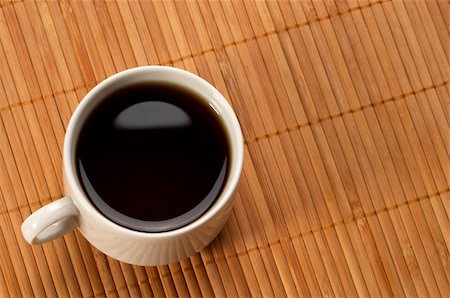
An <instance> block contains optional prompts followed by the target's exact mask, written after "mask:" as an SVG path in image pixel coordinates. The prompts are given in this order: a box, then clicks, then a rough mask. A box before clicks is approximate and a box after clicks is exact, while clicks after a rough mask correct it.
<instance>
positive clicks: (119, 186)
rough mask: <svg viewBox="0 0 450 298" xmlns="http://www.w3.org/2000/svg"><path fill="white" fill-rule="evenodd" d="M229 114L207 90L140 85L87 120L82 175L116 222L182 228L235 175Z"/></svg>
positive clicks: (81, 150) (81, 155)
mask: <svg viewBox="0 0 450 298" xmlns="http://www.w3.org/2000/svg"><path fill="white" fill-rule="evenodd" d="M221 121H222V120H221V119H220V118H219V116H218V115H217V113H216V112H215V111H214V110H213V109H212V108H211V106H209V104H208V103H205V102H204V101H202V99H201V98H200V97H199V95H197V94H195V93H193V92H192V91H190V90H187V89H184V88H182V87H177V86H172V85H165V84H141V85H133V86H129V87H126V88H124V89H121V90H119V91H116V92H114V93H113V94H111V95H109V96H108V97H107V98H105V99H104V100H103V101H102V102H101V103H100V104H99V105H98V106H97V107H96V108H95V110H94V111H93V112H92V113H91V114H90V116H89V118H88V119H87V120H86V122H85V124H84V126H83V128H82V130H81V133H80V136H79V143H78V147H77V152H76V160H77V163H78V165H77V166H78V173H79V179H80V181H81V183H82V185H83V188H84V191H85V193H86V195H87V196H88V197H89V198H90V199H91V201H92V203H93V204H94V205H95V206H96V207H97V208H98V210H99V211H100V212H102V213H103V214H104V215H105V216H106V217H108V218H109V219H110V220H112V221H114V222H116V223H118V224H120V225H122V226H125V227H128V228H132V229H135V230H140V231H149V232H158V231H167V230H171V229H175V228H178V227H181V226H183V225H186V224H188V223H190V222H192V221H193V220H195V219H196V218H198V217H200V216H201V215H202V214H203V213H204V212H206V211H207V210H208V208H209V207H210V206H211V205H212V204H213V203H214V200H215V199H216V198H217V197H218V196H219V194H220V192H221V191H222V187H223V185H224V183H225V181H226V178H227V169H228V160H229V148H228V143H227V136H226V134H225V131H224V127H223V123H222V122H221Z"/></svg>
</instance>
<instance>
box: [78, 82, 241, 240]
mask: <svg viewBox="0 0 450 298" xmlns="http://www.w3.org/2000/svg"><path fill="white" fill-rule="evenodd" d="M175 76H176V78H174V77H173V76H172V78H161V76H159V77H158V78H157V79H152V78H149V77H145V74H135V75H134V76H133V75H128V76H123V77H121V78H117V79H116V80H110V81H106V82H102V83H100V84H99V85H98V86H97V87H95V88H94V89H93V90H91V92H89V94H88V95H87V96H86V97H85V98H84V100H83V101H86V102H85V103H84V106H81V107H80V111H76V113H77V112H78V114H76V113H75V114H74V116H73V117H76V119H75V120H76V126H75V129H74V131H73V134H72V138H71V140H70V141H71V149H72V150H71V163H72V170H73V175H74V177H75V179H76V182H77V187H78V188H79V190H80V191H81V193H82V194H83V195H84V197H85V199H86V200H87V201H88V203H89V204H90V205H91V206H92V207H93V208H95V210H96V211H97V212H99V213H100V214H101V215H102V216H103V217H106V218H108V220H111V221H112V222H114V223H117V224H119V225H121V226H123V227H125V228H130V229H133V230H136V231H141V232H166V231H170V230H174V229H178V228H181V227H183V226H186V225H189V224H190V223H192V222H194V221H195V220H197V219H198V218H201V217H202V216H204V215H205V214H207V213H208V212H209V211H210V210H211V209H212V208H214V206H215V205H216V204H218V202H219V201H220V199H221V197H223V194H224V193H225V192H226V190H227V188H229V187H230V178H231V176H232V175H233V171H234V165H233V158H235V157H234V152H233V151H234V149H233V137H232V127H231V124H230V123H228V122H227V121H226V120H225V118H226V117H225V118H224V113H226V112H227V111H226V110H225V109H224V108H223V107H221V105H220V100H221V99H220V97H221V96H220V94H218V91H216V90H215V89H214V88H212V87H211V86H208V85H206V82H201V83H200V84H201V85H202V86H199V85H200V84H198V83H197V84H190V83H192V82H189V79H191V80H192V78H189V77H188V78H186V77H185V75H178V74H175ZM174 80H180V83H178V82H174ZM145 82H149V83H150V82H151V83H158V82H160V83H164V84H173V85H181V86H182V87H184V88H188V89H190V90H192V91H194V92H195V93H197V94H198V95H199V98H201V99H203V100H205V101H206V102H207V103H208V104H209V105H210V106H211V108H212V109H213V110H214V111H215V112H216V113H217V114H218V118H219V119H220V121H222V124H223V127H224V129H225V134H226V136H227V142H228V145H229V146H228V147H229V161H228V167H227V168H228V171H227V177H226V182H225V184H224V186H223V188H222V191H221V193H220V196H219V198H215V199H214V201H213V202H210V201H209V202H208V201H206V200H202V202H201V203H200V204H199V205H197V206H196V207H194V208H193V209H191V210H190V211H188V212H186V213H184V214H182V215H180V216H178V217H175V218H171V219H168V220H163V221H143V220H139V219H136V218H132V217H129V216H127V215H125V214H122V213H120V212H118V211H116V210H115V209H113V208H111V207H110V206H108V205H107V204H106V203H105V202H104V201H103V200H101V199H95V202H96V204H99V202H100V205H101V209H102V210H105V213H103V212H101V211H100V210H99V209H97V207H95V206H93V203H92V202H91V201H94V198H90V199H89V198H87V194H86V193H85V191H84V188H83V186H82V184H81V181H80V180H79V173H78V170H77V169H78V167H77V165H76V162H77V161H76V160H75V152H76V146H77V141H78V137H79V134H80V131H81V128H82V127H83V125H84V123H85V122H86V120H87V118H88V116H89V114H90V113H91V112H92V111H93V110H94V109H95V107H96V106H97V105H98V104H100V103H101V102H102V100H103V99H105V98H107V97H108V95H110V94H111V93H113V92H114V91H116V90H118V89H121V88H123V87H125V86H128V85H134V84H136V83H145ZM201 88H203V89H201ZM80 105H81V104H80ZM71 121H72V119H71ZM204 204H209V205H210V206H209V208H207V210H206V211H205V212H203V213H202V214H197V213H198V210H200V209H202V208H204Z"/></svg>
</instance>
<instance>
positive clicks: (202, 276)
mask: <svg viewBox="0 0 450 298" xmlns="http://www.w3.org/2000/svg"><path fill="white" fill-rule="evenodd" d="M189 260H190V262H191V264H192V267H193V268H194V273H195V277H196V278H197V282H198V286H199V287H200V291H201V294H202V296H204V297H211V296H213V295H214V291H213V288H212V285H211V282H210V280H209V277H208V275H207V272H206V268H205V264H204V263H203V261H202V258H201V256H200V254H196V255H194V256H192V257H190V258H189Z"/></svg>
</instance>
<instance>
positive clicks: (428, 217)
mask: <svg viewBox="0 0 450 298" xmlns="http://www.w3.org/2000/svg"><path fill="white" fill-rule="evenodd" d="M377 19H378V20H379V19H380V18H377ZM398 68H400V67H396V69H398ZM422 96H423V95H422ZM418 102H421V100H418ZM422 107H425V108H428V107H427V106H426V105H425V106H424V105H422ZM428 109H429V108H428ZM421 114H422V115H427V113H426V112H425V113H424V112H422V113H421ZM428 115H429V113H428ZM432 121H433V122H434V119H432ZM434 147H435V148H437V146H436V145H435V146H434ZM442 155H443V156H445V155H446V154H442V153H438V156H442ZM446 163H447V162H446V161H443V165H444V168H448V165H445V164H446ZM422 207H423V208H424V209H425V216H426V218H427V220H428V221H433V220H434V216H433V215H431V216H430V215H429V214H430V212H431V214H432V211H431V210H430V208H431V207H430V206H429V205H427V204H426V203H424V204H422ZM419 212H420V211H419ZM427 215H429V216H427ZM421 217H422V216H421V215H418V216H417V218H421ZM430 226H435V225H434V224H430ZM437 226H438V225H436V227H437ZM419 227H420V226H419ZM425 234H426V235H430V233H426V232H425ZM425 234H422V235H425ZM434 235H435V236H436V237H438V238H439V235H441V234H440V232H437V233H434ZM441 237H442V236H441ZM424 242H425V243H428V242H430V239H427V240H424ZM438 242H439V241H438ZM442 242H443V239H442Z"/></svg>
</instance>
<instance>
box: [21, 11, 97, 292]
mask: <svg viewBox="0 0 450 298" xmlns="http://www.w3.org/2000/svg"><path fill="white" fill-rule="evenodd" d="M19 8H21V10H20V12H19V11H17V14H18V15H19V20H26V19H27V18H26V17H25V16H24V13H25V11H24V7H22V6H20V5H19V6H16V10H17V9H19ZM19 13H21V14H19ZM20 16H23V17H20ZM36 23H37V20H36ZM26 25H27V24H25V25H24V26H26ZM28 25H29V24H28ZM36 25H37V24H36ZM24 31H26V32H29V33H31V30H24ZM27 39H28V41H29V42H31V44H33V45H34V44H36V43H37V42H36V41H35V40H33V38H32V37H30V36H29V35H28V36H27V35H25V42H28V41H27ZM27 46H28V47H30V46H31V45H27ZM31 59H32V60H33V61H39V57H31ZM35 65H36V64H35ZM50 66H51V63H48V64H47V67H50ZM35 67H36V68H35V69H36V71H42V70H44V67H43V66H42V65H39V64H37V66H35ZM39 68H40V69H39ZM50 69H51V68H50ZM47 73H51V72H50V71H48V72H47ZM36 77H38V78H41V79H42V78H45V76H39V75H37V76H36ZM52 82H55V80H53V81H52ZM56 82H57V81H56ZM39 85H40V86H41V90H44V88H49V86H48V82H46V81H45V80H44V81H41V82H39ZM55 88H58V89H59V88H61V87H60V86H56V87H55ZM47 90H48V89H47ZM47 90H44V91H43V92H48V91H47ZM60 102H62V103H65V102H63V101H60ZM63 107H64V106H63ZM65 108H66V111H67V108H68V107H67V106H65ZM59 113H60V114H61V115H66V116H65V118H66V120H68V117H69V115H70V112H65V110H64V109H63V110H60V111H59ZM56 119H58V118H56ZM52 126H54V125H52ZM57 138H59V139H61V140H62V139H63V136H62V135H61V136H59V137H57ZM60 150H61V149H60ZM56 155H59V154H56ZM57 167H58V166H57ZM58 174H59V172H58ZM58 176H60V175H58ZM60 180H62V179H60ZM50 187H51V186H50ZM56 192H60V189H59V187H58V189H57V190H56ZM67 241H68V247H70V248H72V249H70V250H69V252H70V253H71V256H72V259H73V261H74V262H75V265H76V266H75V269H76V270H77V272H76V273H77V277H78V278H80V279H81V280H83V279H84V281H82V282H81V284H86V285H89V281H88V280H87V279H86V278H87V274H86V269H85V267H84V264H83V262H82V260H81V255H80V254H79V251H78V249H77V248H76V247H74V246H73V244H74V243H76V241H75V239H74V237H73V236H70V237H68V239H67ZM59 242H60V243H61V241H59ZM57 243H58V242H57ZM61 244H62V243H61ZM63 247H65V245H64V246H63ZM65 256H66V255H62V256H61V258H63V257H65ZM70 262H71V261H70V260H69V259H66V260H65V261H63V264H62V268H63V269H64V268H71V267H72V264H70ZM69 274H73V273H69ZM69 276H70V275H69ZM69 279H71V278H69ZM57 284H59V283H57ZM82 289H83V288H82ZM91 293H92V291H91V289H90V286H89V287H88V288H86V289H84V293H83V295H85V296H88V295H91Z"/></svg>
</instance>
